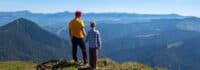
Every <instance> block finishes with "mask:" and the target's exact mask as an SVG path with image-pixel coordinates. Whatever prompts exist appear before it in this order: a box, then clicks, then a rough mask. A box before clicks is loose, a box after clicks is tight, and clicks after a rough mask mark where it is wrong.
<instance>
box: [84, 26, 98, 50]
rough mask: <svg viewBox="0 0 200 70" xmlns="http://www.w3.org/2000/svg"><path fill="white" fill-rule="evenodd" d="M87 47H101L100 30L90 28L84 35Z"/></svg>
mask: <svg viewBox="0 0 200 70" xmlns="http://www.w3.org/2000/svg"><path fill="white" fill-rule="evenodd" d="M86 42H88V46H89V48H101V36H100V32H99V31H98V30H96V29H90V30H89V31H88V33H87V36H86Z"/></svg>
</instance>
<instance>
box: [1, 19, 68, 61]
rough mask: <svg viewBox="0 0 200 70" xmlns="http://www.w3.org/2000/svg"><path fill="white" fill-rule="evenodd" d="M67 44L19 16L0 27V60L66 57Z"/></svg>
mask: <svg viewBox="0 0 200 70" xmlns="http://www.w3.org/2000/svg"><path fill="white" fill-rule="evenodd" d="M68 47H69V44H68V43H67V42H66V41H65V40H64V39H61V38H59V37H57V36H56V35H54V34H52V33H50V32H48V31H46V30H44V29H42V28H41V27H40V26H38V25H37V24H36V23H34V22H32V21H30V20H27V19H24V18H19V19H17V20H14V21H12V22H10V23H8V24H7V25H4V26H2V27H0V53H1V55H0V60H1V61H6V60H26V61H40V60H47V59H48V60H49V59H57V58H66V55H67V53H68V52H69V51H67V49H69V48H68Z"/></svg>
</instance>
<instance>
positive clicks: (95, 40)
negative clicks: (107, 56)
mask: <svg viewBox="0 0 200 70" xmlns="http://www.w3.org/2000/svg"><path fill="white" fill-rule="evenodd" d="M90 27H91V29H90V30H89V31H88V35H87V37H86V42H88V44H89V57H90V67H91V70H96V69H98V68H97V61H98V51H99V49H100V48H101V37H100V32H99V31H98V30H97V29H96V23H95V22H94V21H93V22H91V23H90Z"/></svg>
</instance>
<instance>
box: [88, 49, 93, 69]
mask: <svg viewBox="0 0 200 70" xmlns="http://www.w3.org/2000/svg"><path fill="white" fill-rule="evenodd" d="M92 54H93V53H92V48H89V57H90V59H89V61H90V67H91V68H92V67H93V65H92V61H93V58H92Z"/></svg>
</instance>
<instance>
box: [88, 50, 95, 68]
mask: <svg viewBox="0 0 200 70" xmlns="http://www.w3.org/2000/svg"><path fill="white" fill-rule="evenodd" d="M89 54H90V67H91V68H95V66H94V65H95V64H94V61H95V53H94V48H90V49H89Z"/></svg>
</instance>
